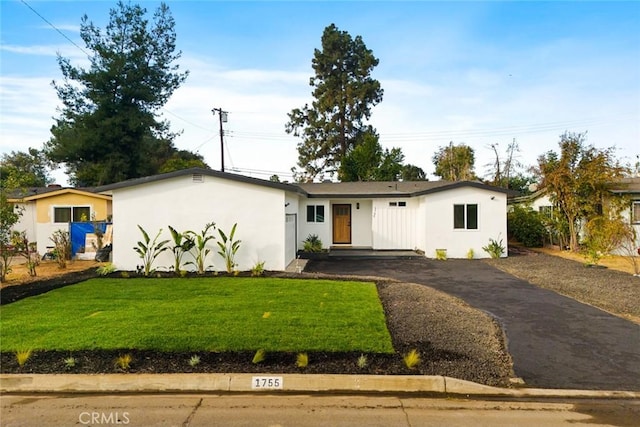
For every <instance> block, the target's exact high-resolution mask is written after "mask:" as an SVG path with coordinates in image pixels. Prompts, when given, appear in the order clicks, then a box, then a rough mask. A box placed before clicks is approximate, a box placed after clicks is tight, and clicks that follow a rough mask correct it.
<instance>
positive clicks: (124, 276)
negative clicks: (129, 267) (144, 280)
mask: <svg viewBox="0 0 640 427" xmlns="http://www.w3.org/2000/svg"><path fill="white" fill-rule="evenodd" d="M120 277H122V278H123V279H128V278H129V277H131V276H130V275H129V272H128V271H122V272H120Z"/></svg>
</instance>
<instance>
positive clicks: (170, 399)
mask: <svg viewBox="0 0 640 427" xmlns="http://www.w3.org/2000/svg"><path fill="white" fill-rule="evenodd" d="M0 404H1V405H0V415H2V426H4V427H16V426H29V427H30V426H42V427H47V426H56V427H57V426H89V425H91V426H98V425H110V426H115V425H119V426H127V425H128V426H145V427H151V426H182V427H196V426H281V427H285V426H307V427H311V426H331V427H335V426H345V427H346V426H354V427H355V426H358V427H359V426H384V427H387V426H412V427H418V426H421V427H427V426H443V425H446V426H474V427H482V426H487V427H489V426H490V427H500V426H520V427H538V426H542V425H543V426H547V427H549V426H567V425H572V426H588V427H594V426H602V425H617V426H635V425H637V423H636V421H637V419H638V417H640V402H639V401H637V400H609V399H606V400H600V401H599V400H578V401H573V402H571V401H568V402H554V401H526V402H518V401H513V400H507V401H499V400H493V401H478V400H463V399H451V398H449V399H430V398H420V397H414V396H404V397H396V396H329V395H305V396H300V395H210V394H208V395H184V394H182V395H132V396H122V395H118V396H110V395H100V396H84V395H69V396H60V395H56V396H44V395H31V396H2V397H0Z"/></svg>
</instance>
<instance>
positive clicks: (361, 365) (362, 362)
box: [357, 354, 369, 369]
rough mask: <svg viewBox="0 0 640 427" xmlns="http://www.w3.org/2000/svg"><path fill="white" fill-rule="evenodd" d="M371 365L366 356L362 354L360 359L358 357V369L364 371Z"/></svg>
mask: <svg viewBox="0 0 640 427" xmlns="http://www.w3.org/2000/svg"><path fill="white" fill-rule="evenodd" d="M368 364H369V360H368V359H367V356H365V355H364V354H361V355H360V357H358V362H357V365H358V368H360V369H364V368H366V367H367V365H368Z"/></svg>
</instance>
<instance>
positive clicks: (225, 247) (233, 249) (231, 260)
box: [216, 223, 242, 273]
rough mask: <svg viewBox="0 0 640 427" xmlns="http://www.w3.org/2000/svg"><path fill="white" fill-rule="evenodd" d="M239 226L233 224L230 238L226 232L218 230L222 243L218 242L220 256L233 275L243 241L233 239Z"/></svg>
mask: <svg viewBox="0 0 640 427" xmlns="http://www.w3.org/2000/svg"><path fill="white" fill-rule="evenodd" d="M237 226H238V224H237V223H236V224H233V227H231V232H229V236H227V235H226V234H225V233H224V231H222V230H221V229H218V233H219V234H220V239H221V240H222V241H221V242H216V243H217V244H218V247H219V248H220V250H219V251H218V254H219V255H220V256H221V257H222V258H223V259H224V263H225V266H226V268H227V273H232V272H233V270H234V269H235V267H236V266H237V265H238V264H236V261H235V258H236V253H237V252H238V249H240V243H241V242H242V241H241V240H233V237H234V236H235V234H236V227H237Z"/></svg>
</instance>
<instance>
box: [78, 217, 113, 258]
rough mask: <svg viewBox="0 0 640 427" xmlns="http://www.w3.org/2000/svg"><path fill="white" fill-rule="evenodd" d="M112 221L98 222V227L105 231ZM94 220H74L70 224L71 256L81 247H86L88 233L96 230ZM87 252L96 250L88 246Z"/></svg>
mask: <svg viewBox="0 0 640 427" xmlns="http://www.w3.org/2000/svg"><path fill="white" fill-rule="evenodd" d="M109 224H111V223H110V222H97V223H95V225H96V227H97V228H98V229H99V230H100V231H102V232H103V233H104V232H105V231H106V230H107V225H109ZM94 230H95V229H94V223H93V222H72V223H71V224H69V233H70V238H71V256H74V255H75V254H76V253H77V252H78V251H79V250H80V248H82V247H84V243H85V238H86V235H87V233H93V232H94ZM87 252H95V251H94V250H93V248H88V249H87Z"/></svg>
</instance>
